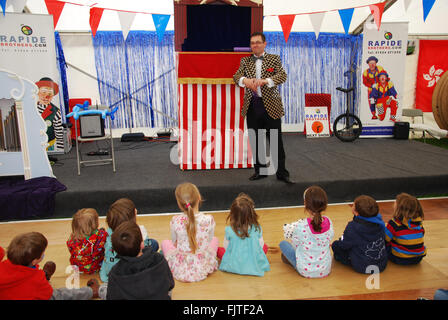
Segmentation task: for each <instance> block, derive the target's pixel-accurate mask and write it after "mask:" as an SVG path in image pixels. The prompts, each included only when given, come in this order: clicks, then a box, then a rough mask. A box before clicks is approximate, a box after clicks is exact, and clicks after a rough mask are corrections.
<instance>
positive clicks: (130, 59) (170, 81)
mask: <svg viewBox="0 0 448 320" xmlns="http://www.w3.org/2000/svg"><path fill="white" fill-rule="evenodd" d="M265 34H266V41H267V43H268V45H267V48H266V51H267V52H269V53H275V54H279V55H280V57H281V59H282V62H283V66H284V68H285V70H286V72H287V74H288V80H287V82H286V83H285V84H283V85H282V86H281V87H280V91H281V95H282V98H283V102H284V105H285V109H286V110H285V111H286V115H285V117H284V119H283V122H284V123H286V124H300V123H303V122H304V106H305V93H329V94H331V97H332V99H331V100H332V110H331V121H333V120H334V119H335V118H336V117H337V115H338V114H340V113H342V112H343V111H344V110H345V106H346V97H345V95H344V94H343V93H341V92H339V91H337V90H336V87H338V86H341V87H345V88H346V87H348V86H349V84H350V80H349V78H348V77H346V76H344V72H346V71H347V70H349V68H350V63H351V61H350V60H351V58H353V61H354V62H353V65H354V67H355V68H356V72H355V74H354V85H355V88H356V90H355V103H354V105H355V108H356V106H357V105H358V103H357V99H358V97H359V92H360V89H359V88H360V86H359V84H358V83H359V80H360V76H361V70H360V68H359V66H360V59H361V55H362V54H361V53H362V36H351V35H344V34H335V33H320V34H319V38H318V39H317V40H316V39H315V35H314V33H294V32H292V33H291V34H290V35H289V39H288V42H287V43H285V39H284V36H283V33H282V32H266V33H265ZM93 44H94V51H95V63H96V69H97V75H98V87H99V92H100V98H101V102H102V103H103V104H107V105H109V106H116V105H118V106H119V110H118V112H117V114H116V120H115V121H114V123H113V126H114V128H129V127H132V128H135V127H149V128H154V127H163V128H167V127H176V126H177V118H178V117H177V82H176V72H175V52H174V32H173V31H167V32H165V35H164V38H163V40H162V41H161V42H159V40H158V37H157V33H156V32H155V31H131V32H130V33H129V35H128V38H127V40H126V42H125V41H124V40H123V36H122V34H121V32H115V31H113V32H110V31H102V32H101V31H99V32H97V33H96V36H95V38H94V39H93ZM235 71H236V70H235Z"/></svg>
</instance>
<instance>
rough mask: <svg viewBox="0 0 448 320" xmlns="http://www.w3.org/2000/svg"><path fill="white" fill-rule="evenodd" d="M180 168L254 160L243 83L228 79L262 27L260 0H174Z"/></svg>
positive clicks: (215, 166) (242, 163) (232, 165)
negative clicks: (246, 119)
mask: <svg viewBox="0 0 448 320" xmlns="http://www.w3.org/2000/svg"><path fill="white" fill-rule="evenodd" d="M174 30H175V49H176V55H177V76H178V78H177V80H178V90H179V92H178V97H179V143H178V146H179V160H180V167H181V169H182V170H201V169H229V168H249V167H252V166H253V161H252V154H251V150H250V146H249V139H248V132H247V127H246V122H245V120H244V118H242V117H241V108H242V105H243V96H244V89H243V88H240V87H238V86H236V85H235V84H234V82H233V74H234V73H235V72H236V71H237V69H238V67H239V64H240V59H241V58H242V57H244V56H248V55H250V54H251V53H250V48H249V41H250V34H251V33H253V32H257V31H262V30H263V5H262V1H261V0H259V1H255V0H240V1H232V0H223V1H207V0H178V1H176V0H175V1H174Z"/></svg>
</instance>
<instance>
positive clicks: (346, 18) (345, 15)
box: [338, 8, 355, 34]
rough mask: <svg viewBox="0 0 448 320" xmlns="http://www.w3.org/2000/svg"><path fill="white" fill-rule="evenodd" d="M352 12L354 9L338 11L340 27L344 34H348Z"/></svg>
mask: <svg viewBox="0 0 448 320" xmlns="http://www.w3.org/2000/svg"><path fill="white" fill-rule="evenodd" d="M353 11H355V8H351V9H342V10H338V12H339V16H340V17H341V21H342V25H343V26H344V30H345V34H348V31H349V29H350V23H351V22H352V17H353Z"/></svg>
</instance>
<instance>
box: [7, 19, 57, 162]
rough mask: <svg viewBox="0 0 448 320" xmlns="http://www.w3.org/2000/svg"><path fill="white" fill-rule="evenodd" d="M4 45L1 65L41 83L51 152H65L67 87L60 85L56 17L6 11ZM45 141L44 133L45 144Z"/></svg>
mask: <svg viewBox="0 0 448 320" xmlns="http://www.w3.org/2000/svg"><path fill="white" fill-rule="evenodd" d="M0 47H1V50H0V68H2V69H5V70H8V71H11V72H14V73H15V74H17V75H19V76H20V77H23V78H25V79H28V80H30V81H32V82H34V83H35V84H36V86H37V88H36V89H38V91H37V92H36V93H37V94H36V96H35V98H36V113H39V114H40V115H41V116H42V119H43V122H45V125H46V128H47V129H46V134H47V136H48V139H47V141H46V143H48V145H47V153H48V155H50V154H61V153H62V154H63V153H64V152H65V151H64V128H63V126H62V124H63V122H65V121H64V117H65V112H64V110H63V109H64V108H63V103H62V102H63V97H62V91H63V90H62V87H61V85H59V83H60V74H59V70H58V65H57V59H56V44H55V37H54V23H53V17H52V16H51V15H40V14H38V15H33V14H18V13H6V14H5V16H4V17H2V19H0ZM61 106H62V109H61ZM37 119H39V117H37ZM39 120H40V119H39ZM44 140H45V134H44V133H43V132H42V143H44Z"/></svg>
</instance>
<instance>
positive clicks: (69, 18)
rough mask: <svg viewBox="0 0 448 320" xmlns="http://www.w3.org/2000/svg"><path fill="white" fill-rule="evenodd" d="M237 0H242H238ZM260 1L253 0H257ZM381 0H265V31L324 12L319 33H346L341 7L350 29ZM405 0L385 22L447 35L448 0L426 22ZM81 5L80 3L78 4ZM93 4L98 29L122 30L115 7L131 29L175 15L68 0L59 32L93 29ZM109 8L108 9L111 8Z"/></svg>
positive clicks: (37, 7)
mask: <svg viewBox="0 0 448 320" xmlns="http://www.w3.org/2000/svg"><path fill="white" fill-rule="evenodd" d="M14 1H17V2H20V1H22V2H23V1H25V3H26V7H27V8H28V9H29V11H30V12H31V13H35V14H47V13H48V11H47V8H46V5H45V2H44V0H7V10H6V11H7V12H12V11H13V8H12V3H13V2H14ZM235 1H236V2H238V1H239V0H235ZM256 1H259V0H254V2H256ZM380 1H381V0H318V1H305V0H264V1H263V4H264V12H263V15H264V16H265V18H264V22H263V24H264V31H281V30H282V29H281V25H280V23H279V20H278V17H277V16H276V15H281V14H297V15H296V17H295V20H294V24H293V26H292V30H291V31H293V32H312V31H314V30H313V27H312V25H311V22H310V19H309V14H308V13H313V12H322V11H325V12H326V13H325V18H324V19H323V22H322V27H321V29H320V32H344V29H343V26H342V22H341V20H340V17H339V14H338V11H337V10H338V9H346V8H355V10H354V14H353V18H352V22H351V25H350V32H353V30H354V29H355V28H356V27H357V26H358V25H360V24H361V23H362V22H363V21H364V20H365V19H366V18H367V17H368V15H369V14H370V10H369V7H368V5H369V4H375V3H378V2H380ZM404 1H405V0H397V1H396V2H395V3H394V4H393V5H392V6H391V7H390V8H389V9H388V10H387V11H386V12H384V15H383V19H382V21H383V22H397V21H409V34H439V35H443V34H445V35H446V34H448V23H446V17H447V16H448V1H447V0H436V1H435V3H434V6H433V8H432V10H431V12H430V13H429V15H428V17H427V19H426V21H425V22H424V21H423V5H422V0H411V1H410V4H409V7H408V10H407V11H405V8H404ZM75 4H81V5H75ZM90 6H92V7H93V6H94V7H100V8H106V10H104V13H103V16H102V18H101V22H100V24H99V27H98V30H99V31H101V30H121V28H120V22H119V19H118V14H117V11H116V10H123V11H131V12H139V13H138V14H137V15H136V17H135V19H134V22H133V24H132V26H131V30H155V28H154V23H153V20H152V17H151V13H158V14H171V15H172V14H173V12H174V10H173V7H174V6H173V1H172V0H144V1H142V0H126V1H123V0H67V3H66V5H65V7H64V10H63V11H62V13H61V16H60V18H59V22H58V25H57V27H56V30H57V31H84V32H85V31H90V25H89V9H90ZM108 9H109V10H108ZM173 28H174V19H173V17H171V18H170V21H169V23H168V26H167V30H173Z"/></svg>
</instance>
